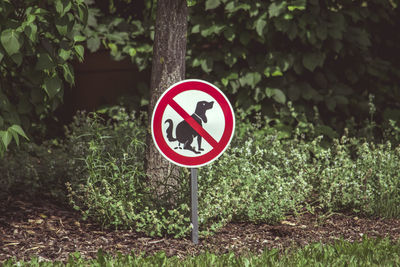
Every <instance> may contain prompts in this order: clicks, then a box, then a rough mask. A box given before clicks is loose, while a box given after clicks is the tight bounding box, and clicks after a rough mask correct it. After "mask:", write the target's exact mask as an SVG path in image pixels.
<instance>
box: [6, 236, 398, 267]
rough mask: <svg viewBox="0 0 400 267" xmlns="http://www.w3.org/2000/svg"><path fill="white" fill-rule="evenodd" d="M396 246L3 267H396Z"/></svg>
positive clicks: (340, 245) (100, 258)
mask: <svg viewBox="0 0 400 267" xmlns="http://www.w3.org/2000/svg"><path fill="white" fill-rule="evenodd" d="M399 254H400V244H399V242H391V241H390V240H389V239H387V238H386V239H371V238H364V239H363V240H362V241H361V242H354V243H351V242H348V241H343V240H338V241H336V242H334V243H333V244H322V243H314V244H311V245H307V246H305V247H304V248H297V249H291V250H285V251H283V252H280V251H279V250H278V249H267V250H265V251H264V252H263V253H261V254H260V255H256V254H252V253H249V254H248V255H235V254H234V253H233V252H230V253H227V254H222V255H216V254H213V253H210V252H205V253H202V254H200V255H197V256H187V257H185V258H183V259H182V258H180V257H177V256H173V257H167V255H166V254H165V252H158V253H156V254H154V255H151V256H144V255H143V254H141V255H135V253H134V252H132V253H131V254H128V255H122V254H121V253H117V254H116V255H114V256H112V255H109V254H105V253H104V252H103V251H102V250H99V251H98V253H97V257H96V258H94V259H90V260H87V259H84V258H83V257H82V255H81V254H80V253H79V252H75V253H71V254H70V255H69V258H68V261H67V262H66V263H61V262H46V261H40V260H39V259H38V258H33V259H31V260H30V261H29V262H26V261H17V260H15V259H9V260H7V261H6V262H5V263H4V266H5V267H7V266H15V265H18V266H174V267H175V266H354V267H356V266H396V265H399V264H400V257H399Z"/></svg>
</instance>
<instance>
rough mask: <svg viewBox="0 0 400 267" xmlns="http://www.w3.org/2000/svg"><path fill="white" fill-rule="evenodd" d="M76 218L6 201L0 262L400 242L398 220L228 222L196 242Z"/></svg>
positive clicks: (40, 204)
mask: <svg viewBox="0 0 400 267" xmlns="http://www.w3.org/2000/svg"><path fill="white" fill-rule="evenodd" d="M78 218H80V216H79V214H78V213H76V212H74V211H71V210H68V209H66V208H62V207H60V206H57V205H55V204H52V203H50V202H49V201H28V200H23V199H22V198H16V199H14V198H9V199H8V200H7V201H5V202H2V203H0V263H1V262H2V261H4V260H6V259H8V258H10V257H13V256H15V257H16V258H18V259H25V260H28V259H30V258H31V257H32V256H39V257H41V258H42V259H43V260H65V259H66V258H67V257H68V254H69V253H71V252H75V251H79V252H81V254H82V255H83V256H84V257H87V258H91V257H95V256H96V253H97V251H98V249H100V248H102V249H103V250H104V251H106V252H109V253H113V252H116V251H120V252H121V253H124V254H127V253H130V252H131V251H132V250H134V251H135V252H138V253H139V252H144V253H146V254H147V253H150V254H151V253H154V252H157V251H161V250H163V251H165V253H166V254H167V255H178V256H182V257H183V256H185V255H194V254H198V253H200V252H202V251H212V252H215V253H225V252H228V251H234V252H237V253H242V252H247V251H252V252H255V253H258V252H262V251H263V250H264V249H265V248H272V247H275V248H282V249H283V248H287V247H291V246H304V245H306V244H309V243H313V242H320V241H322V242H330V241H333V240H336V239H339V238H343V239H345V240H349V241H357V240H361V239H362V238H363V236H368V237H389V238H391V239H394V240H398V239H400V220H399V219H396V220H394V219H373V218H358V217H355V216H350V215H343V214H335V215H332V216H330V217H329V218H325V219H321V218H319V217H318V216H316V215H312V214H305V215H302V216H301V217H296V218H295V217H293V216H289V217H288V218H287V219H286V220H285V221H282V222H281V223H280V224H278V225H268V224H259V225H255V224H249V223H231V224H229V225H227V226H226V227H224V228H223V229H221V230H220V231H219V232H218V233H217V234H215V235H213V236H211V237H207V238H203V239H200V244H199V245H198V246H194V245H192V244H191V242H190V239H172V238H150V237H146V236H144V235H142V234H138V233H135V232H133V231H109V230H107V231H101V230H100V229H99V228H98V227H96V226H95V225H93V224H90V223H89V222H83V221H81V220H79V219H78Z"/></svg>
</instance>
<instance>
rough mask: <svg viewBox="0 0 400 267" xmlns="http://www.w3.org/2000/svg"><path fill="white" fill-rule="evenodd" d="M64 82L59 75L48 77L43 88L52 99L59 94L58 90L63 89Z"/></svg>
mask: <svg viewBox="0 0 400 267" xmlns="http://www.w3.org/2000/svg"><path fill="white" fill-rule="evenodd" d="M61 86H62V82H61V80H60V78H58V76H57V75H54V76H53V77H47V78H46V79H45V80H44V85H43V89H44V90H45V91H46V93H47V95H48V96H49V97H50V99H52V98H53V97H54V96H56V95H57V93H58V92H60V91H61Z"/></svg>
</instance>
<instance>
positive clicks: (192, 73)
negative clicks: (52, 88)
mask: <svg viewBox="0 0 400 267" xmlns="http://www.w3.org/2000/svg"><path fill="white" fill-rule="evenodd" d="M119 2H120V1H119ZM94 7H96V5H95V6H94ZM93 10H95V9H93ZM189 10H190V15H189V19H188V22H189V25H188V45H187V61H186V65H187V68H186V69H187V77H188V78H190V77H192V78H202V79H205V80H208V81H210V82H212V83H214V84H216V85H217V86H218V87H220V88H221V89H223V91H224V92H225V93H227V94H228V95H229V96H230V99H231V100H232V102H233V103H234V106H235V107H240V108H242V109H244V110H245V111H246V113H247V114H252V115H253V114H254V113H257V112H261V113H262V114H263V115H267V116H268V117H269V119H271V120H274V119H280V118H281V115H280V113H286V111H285V109H286V104H287V103H288V102H289V101H291V103H292V104H293V108H294V109H295V111H296V112H298V113H299V112H300V113H304V114H305V120H304V121H308V122H309V121H312V120H313V117H314V115H315V109H314V107H316V108H317V109H318V114H319V115H320V118H321V120H322V123H321V124H322V125H324V127H325V126H326V127H325V129H326V130H328V131H329V132H332V131H336V132H338V133H342V132H343V129H344V128H345V127H346V119H347V118H350V117H354V121H355V122H356V124H357V126H358V127H359V124H360V123H362V122H363V120H364V119H365V118H366V117H367V116H368V101H369V99H368V96H369V94H370V93H372V94H374V95H376V96H377V97H376V99H375V105H376V106H377V113H376V118H377V121H379V123H381V122H382V121H384V120H385V121H388V117H391V118H390V119H392V120H395V121H397V122H398V121H399V116H398V114H399V106H398V103H399V102H400V95H399V93H398V92H399V80H400V72H399V71H398V69H400V66H399V62H400V58H399V57H398V53H397V51H398V50H399V45H398V44H399V43H400V39H399V36H398V34H397V30H398V29H397V28H396V25H398V24H399V18H400V14H399V12H400V9H399V7H398V5H396V4H395V3H394V2H393V1H380V0H373V1H368V3H367V2H362V1H345V0H339V1H334V2H321V1H315V0H310V1H305V0H299V1H283V0H279V1H261V0H259V1H245V0H239V1H238V0H207V1H202V2H196V3H195V4H193V5H191V7H190V9H189ZM153 13H154V12H152V6H151V5H149V4H147V5H146V6H145V7H144V8H143V18H138V17H135V18H133V17H128V18H126V17H125V18H124V19H122V18H113V19H112V20H111V19H110V18H105V17H106V16H102V15H100V13H98V12H97V13H96V12H93V15H92V17H94V18H96V19H97V24H96V23H95V24H92V26H91V27H90V31H89V32H88V33H87V36H89V38H88V46H89V47H90V48H91V50H92V51H94V50H96V48H98V47H99V44H100V43H103V46H104V47H106V48H109V49H110V51H111V54H113V55H114V56H115V58H117V59H118V58H121V57H123V56H129V57H131V58H132V61H133V62H135V64H136V65H137V66H138V68H139V69H140V70H149V66H150V65H149V59H150V58H151V42H152V40H153V37H154V27H153V26H152V21H151V19H152V18H153V17H154V14H153ZM117 14H119V13H118V12H117ZM121 15H122V13H121ZM110 21H113V23H110ZM124 30H125V31H126V30H128V31H129V32H130V33H132V34H130V35H129V34H127V33H126V32H124ZM89 40H90V42H89ZM146 97H147V96H146ZM392 114H397V115H395V116H393V115H392ZM289 117H290V116H289ZM394 117H395V118H394ZM296 126H297V121H296V120H290V118H289V119H285V122H284V123H283V124H281V125H279V126H277V128H276V129H278V130H279V131H280V130H281V129H282V128H285V131H286V132H288V130H289V129H290V132H291V134H293V132H294V129H295V127H296ZM327 127H329V128H330V129H329V128H327ZM379 134H381V133H379ZM378 136H379V135H378ZM329 138H330V139H332V136H329Z"/></svg>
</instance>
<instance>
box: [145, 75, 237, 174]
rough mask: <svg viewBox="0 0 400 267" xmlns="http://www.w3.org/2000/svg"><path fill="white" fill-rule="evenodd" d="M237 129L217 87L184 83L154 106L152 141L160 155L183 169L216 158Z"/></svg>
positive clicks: (177, 84)
mask: <svg viewBox="0 0 400 267" xmlns="http://www.w3.org/2000/svg"><path fill="white" fill-rule="evenodd" d="M234 130H235V117H234V114H233V109H232V106H231V104H230V103H229V101H228V99H227V98H226V96H225V95H224V94H223V93H222V92H221V90H219V89H218V88H217V87H216V86H214V85H212V84H210V83H208V82H206V81H202V80H184V81H181V82H178V83H176V84H174V85H172V86H171V87H169V88H168V89H167V90H166V91H165V92H164V93H163V95H162V96H161V97H160V99H159V100H158V102H157V104H156V106H155V107H154V112H153V116H152V119H151V133H152V136H153V141H154V143H155V145H156V147H157V149H158V150H159V151H160V153H161V154H162V155H163V156H164V157H165V158H167V159H168V160H169V161H171V162H172V163H174V164H176V165H179V166H182V167H190V168H194V167H200V166H204V165H206V164H208V163H211V162H212V161H214V160H215V159H217V158H218V157H219V156H220V155H221V154H222V153H223V152H224V151H225V150H226V148H227V147H228V145H229V143H230V142H231V140H232V137H233V132H234Z"/></svg>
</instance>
